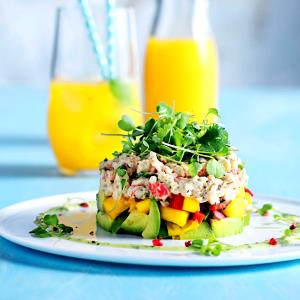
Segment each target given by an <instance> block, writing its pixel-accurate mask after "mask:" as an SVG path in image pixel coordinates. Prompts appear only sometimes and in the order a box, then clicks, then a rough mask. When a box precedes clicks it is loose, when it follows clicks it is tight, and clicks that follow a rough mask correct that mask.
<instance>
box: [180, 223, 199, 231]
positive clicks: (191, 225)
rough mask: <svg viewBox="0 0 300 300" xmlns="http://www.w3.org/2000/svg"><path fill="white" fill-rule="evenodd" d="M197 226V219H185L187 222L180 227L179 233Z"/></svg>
mask: <svg viewBox="0 0 300 300" xmlns="http://www.w3.org/2000/svg"><path fill="white" fill-rule="evenodd" d="M198 226H199V223H198V221H196V220H195V221H194V220H189V221H187V223H186V224H185V226H183V227H182V231H181V234H182V233H185V232H187V231H190V230H194V229H196V228H197V227H198Z"/></svg>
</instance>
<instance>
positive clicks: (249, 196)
mask: <svg viewBox="0 0 300 300" xmlns="http://www.w3.org/2000/svg"><path fill="white" fill-rule="evenodd" d="M245 199H246V201H247V204H248V205H252V197H251V195H250V194H249V193H245Z"/></svg>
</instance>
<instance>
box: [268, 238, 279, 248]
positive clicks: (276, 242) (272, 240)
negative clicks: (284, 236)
mask: <svg viewBox="0 0 300 300" xmlns="http://www.w3.org/2000/svg"><path fill="white" fill-rule="evenodd" d="M269 244H270V245H272V246H275V245H277V244H278V241H277V240H276V239H274V238H271V239H270V240H269Z"/></svg>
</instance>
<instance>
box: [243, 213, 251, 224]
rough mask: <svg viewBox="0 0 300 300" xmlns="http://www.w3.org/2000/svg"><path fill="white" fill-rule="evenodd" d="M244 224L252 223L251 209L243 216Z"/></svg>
mask: <svg viewBox="0 0 300 300" xmlns="http://www.w3.org/2000/svg"><path fill="white" fill-rule="evenodd" d="M243 224H244V226H248V225H249V224H250V211H248V212H247V214H246V216H244V217H243Z"/></svg>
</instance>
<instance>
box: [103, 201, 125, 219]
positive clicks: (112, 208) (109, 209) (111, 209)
mask: <svg viewBox="0 0 300 300" xmlns="http://www.w3.org/2000/svg"><path fill="white" fill-rule="evenodd" d="M128 208H129V202H128V201H127V199H124V198H121V199H119V200H115V199H113V198H112V197H108V198H106V199H105V200H104V202H103V209H104V211H105V213H107V214H108V215H109V216H110V217H111V218H112V219H115V218H116V217H117V216H118V215H119V214H121V213H122V212H123V211H125V210H126V209H128Z"/></svg>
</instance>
